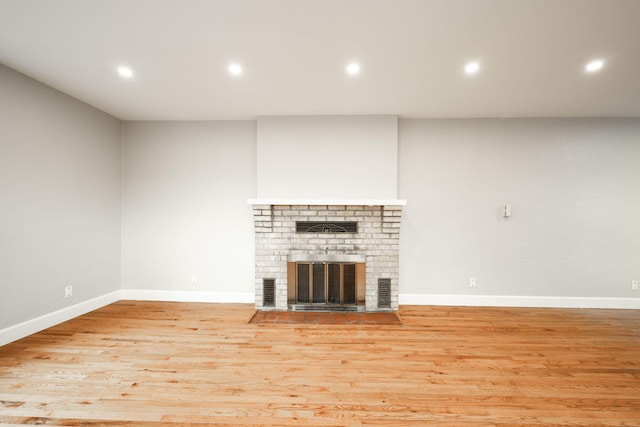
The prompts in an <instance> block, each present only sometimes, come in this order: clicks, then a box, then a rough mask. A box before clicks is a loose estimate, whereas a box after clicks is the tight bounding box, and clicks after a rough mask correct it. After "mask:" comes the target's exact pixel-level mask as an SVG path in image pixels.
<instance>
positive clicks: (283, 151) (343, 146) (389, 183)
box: [257, 116, 398, 200]
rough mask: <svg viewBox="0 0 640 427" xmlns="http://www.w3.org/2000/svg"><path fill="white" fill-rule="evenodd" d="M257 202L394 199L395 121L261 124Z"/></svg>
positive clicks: (313, 119)
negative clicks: (260, 200) (274, 200)
mask: <svg viewBox="0 0 640 427" xmlns="http://www.w3.org/2000/svg"><path fill="white" fill-rule="evenodd" d="M257 125H258V126H257V132H258V135H257V156H258V165H257V181H258V182H257V193H258V194H257V197H258V199H278V198H279V199H351V200H353V199H396V197H397V181H398V118H397V116H269V117H258V120H257Z"/></svg>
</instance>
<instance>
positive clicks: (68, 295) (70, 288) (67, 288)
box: [64, 285, 73, 298]
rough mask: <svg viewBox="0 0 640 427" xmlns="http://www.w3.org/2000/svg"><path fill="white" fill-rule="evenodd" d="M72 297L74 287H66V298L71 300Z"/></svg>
mask: <svg viewBox="0 0 640 427" xmlns="http://www.w3.org/2000/svg"><path fill="white" fill-rule="evenodd" d="M72 295H73V286H71V285H69V286H65V287H64V297H65V298H71V296H72Z"/></svg>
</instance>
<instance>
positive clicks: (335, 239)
mask: <svg viewBox="0 0 640 427" xmlns="http://www.w3.org/2000/svg"><path fill="white" fill-rule="evenodd" d="M250 203H251V204H252V205H253V216H254V229H255V246H256V248H255V259H256V264H255V265H256V286H255V294H256V308H257V309H259V310H322V311H324V310H326V311H337V310H340V311H345V310H354V311H356V310H357V311H389V310H397V308H398V281H399V271H398V252H399V243H400V221H401V215H402V206H403V205H404V201H401V200H400V201H398V200H393V201H387V200H385V201H365V202H360V203H359V204H356V202H354V201H350V202H348V203H345V204H339V203H337V201H326V204H325V203H322V202H319V201H291V200H284V201H278V200H271V201H268V200H251V201H250Z"/></svg>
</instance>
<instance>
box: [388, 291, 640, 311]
mask: <svg viewBox="0 0 640 427" xmlns="http://www.w3.org/2000/svg"><path fill="white" fill-rule="evenodd" d="M399 302H400V304H401V305H451V306H473V307H531V308H614V309H640V298H595V297H536V296H506V295H436V294H400V295H399Z"/></svg>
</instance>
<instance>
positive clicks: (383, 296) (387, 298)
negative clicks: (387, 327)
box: [378, 279, 391, 308]
mask: <svg viewBox="0 0 640 427" xmlns="http://www.w3.org/2000/svg"><path fill="white" fill-rule="evenodd" d="M378 308H391V279H378Z"/></svg>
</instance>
